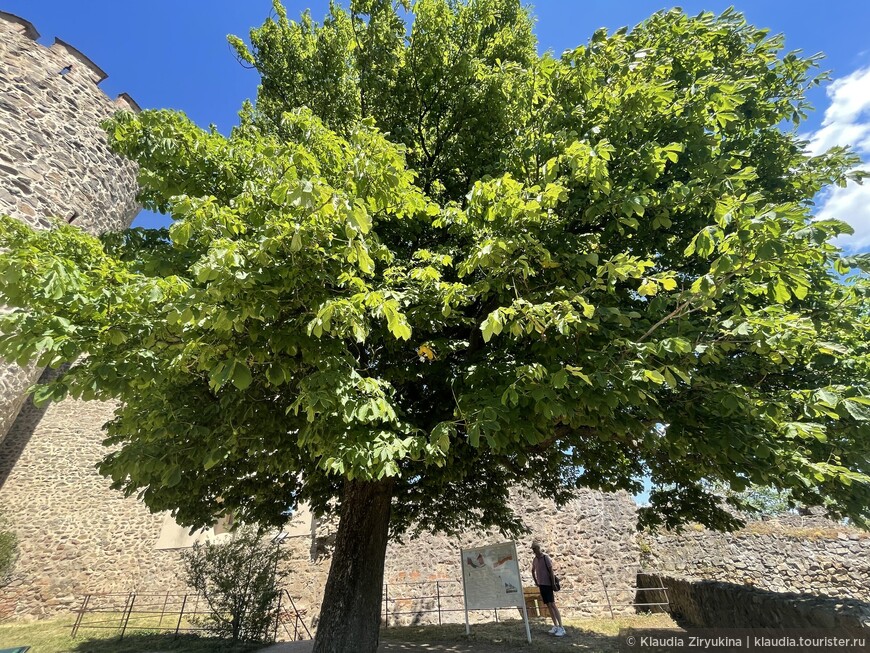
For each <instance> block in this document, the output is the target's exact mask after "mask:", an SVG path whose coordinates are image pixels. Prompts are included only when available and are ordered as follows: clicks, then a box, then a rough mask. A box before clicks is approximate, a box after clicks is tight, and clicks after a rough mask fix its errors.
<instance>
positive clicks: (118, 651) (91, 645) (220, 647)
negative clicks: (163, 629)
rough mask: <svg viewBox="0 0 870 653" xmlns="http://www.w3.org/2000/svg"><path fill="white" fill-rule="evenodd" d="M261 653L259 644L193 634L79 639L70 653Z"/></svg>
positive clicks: (261, 647)
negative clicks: (253, 652) (235, 642)
mask: <svg viewBox="0 0 870 653" xmlns="http://www.w3.org/2000/svg"><path fill="white" fill-rule="evenodd" d="M260 650H263V645H262V644H256V645H252V644H233V643H231V642H227V641H224V640H220V639H214V638H211V637H198V636H197V635H179V636H178V637H177V638H176V637H173V636H172V635H152V634H138V633H134V634H130V635H126V636H125V637H124V639H123V640H122V639H119V638H117V637H112V638H108V639H82V640H81V641H77V642H76V645H75V646H74V647H73V648H72V649H70V653H251V652H252V651H260Z"/></svg>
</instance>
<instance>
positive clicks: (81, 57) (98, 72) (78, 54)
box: [50, 37, 109, 84]
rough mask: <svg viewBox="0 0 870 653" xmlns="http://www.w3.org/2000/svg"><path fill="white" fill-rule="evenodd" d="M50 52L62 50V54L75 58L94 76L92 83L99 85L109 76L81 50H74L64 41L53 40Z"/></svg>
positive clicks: (74, 48)
mask: <svg viewBox="0 0 870 653" xmlns="http://www.w3.org/2000/svg"><path fill="white" fill-rule="evenodd" d="M50 49H51V50H55V51H57V50H62V51H64V52H67V53H69V54H70V55H72V56H73V57H75V58H76V59H77V60H78V61H79V62H81V63H83V64H84V65H85V66H87V68H88V69H89V70H90V71H91V72H92V73H93V74H94V76H95V77H94V83H95V84H99V83H100V82H102V81H103V80H104V79H106V77H108V76H109V74H108V73H107V72H106V71H105V70H103V69H102V68H100V67H99V66H98V65H97V64H95V63H94V62H93V61H92V60H91V58H90V57H88V56H87V55H86V54H84V53H83V52H82V51H81V50H79V49H78V48H76V47H75V46H72V45H70V44H69V43H67V42H66V41H63V40H61V39H59V38H57V37H55V38H54V44H53V45H52V46H51V48H50Z"/></svg>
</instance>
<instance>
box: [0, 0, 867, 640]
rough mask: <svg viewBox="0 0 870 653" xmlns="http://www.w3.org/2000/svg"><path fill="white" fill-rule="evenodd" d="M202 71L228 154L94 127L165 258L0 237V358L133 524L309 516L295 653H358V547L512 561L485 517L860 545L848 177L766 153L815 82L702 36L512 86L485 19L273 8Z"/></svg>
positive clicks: (507, 12) (657, 34)
mask: <svg viewBox="0 0 870 653" xmlns="http://www.w3.org/2000/svg"><path fill="white" fill-rule="evenodd" d="M406 17H413V22H412V23H411V24H410V25H407V24H406ZM231 41H232V42H233V44H234V45H235V47H236V49H237V51H238V54H239V56H240V57H241V58H242V59H244V60H245V61H247V62H248V63H249V64H251V65H253V67H255V68H256V69H257V71H258V72H259V73H260V75H261V78H262V83H261V86H260V89H259V93H258V97H257V100H256V102H255V103H254V104H252V105H246V106H245V107H244V108H243V110H242V113H241V114H240V124H239V126H238V127H236V128H235V129H234V130H233V131H232V133H231V134H230V135H229V136H224V135H221V134H220V133H217V132H216V131H215V130H202V129H200V128H198V127H196V126H195V125H194V124H192V123H191V122H190V121H189V120H188V119H186V118H185V117H184V116H182V115H179V114H178V113H174V112H168V111H144V112H142V113H141V114H138V115H131V114H119V115H117V116H116V117H115V118H114V119H112V120H111V121H109V123H108V124H107V129H108V133H109V137H110V141H111V144H112V147H113V148H114V149H115V150H117V151H118V152H121V153H123V154H124V155H126V156H128V157H130V158H132V159H134V160H135V161H136V162H138V164H139V166H140V183H141V187H142V190H141V198H142V201H143V202H144V204H145V206H146V207H147V208H149V209H153V210H158V211H161V212H165V213H167V214H169V215H171V216H172V219H173V224H172V227H171V228H170V229H169V231H168V232H165V231H143V230H139V229H134V230H130V231H127V232H124V233H122V234H117V235H111V236H106V237H104V238H103V239H102V240H97V239H95V238H92V237H90V236H88V235H86V234H84V233H81V232H80V231H77V230H75V229H74V228H72V227H68V226H64V225H62V224H58V226H57V227H56V228H55V229H53V230H48V231H42V232H34V231H31V230H30V229H28V228H27V227H26V226H24V225H23V224H21V223H19V222H16V221H14V220H11V219H4V220H2V221H0V235H2V238H3V242H4V245H5V249H4V250H3V251H2V253H0V302H2V303H5V304H7V305H9V306H12V307H18V308H17V310H15V311H14V312H12V313H10V314H7V315H4V316H3V317H2V318H0V329H2V332H3V334H4V335H3V336H2V337H0V354H3V355H5V356H7V357H9V358H11V359H14V360H18V361H22V362H23V361H25V360H30V359H34V358H36V359H39V360H40V361H41V362H42V363H44V364H50V365H52V366H58V365H60V364H62V363H65V362H70V361H74V360H78V362H77V363H76V364H75V365H74V366H72V367H71V368H70V369H69V370H68V371H66V372H65V373H63V374H62V375H60V376H58V377H57V378H56V379H55V380H54V381H52V382H51V383H50V384H48V385H45V386H42V387H40V388H38V389H37V390H36V394H37V397H38V398H39V399H58V398H61V397H63V396H66V395H67V394H72V395H74V396H79V397H84V398H86V399H91V398H97V399H104V398H105V399H107V398H116V399H120V400H121V403H120V405H119V407H118V409H117V411H116V416H115V419H114V420H113V421H112V422H111V423H110V424H109V425H108V438H107V444H110V445H112V446H113V447H115V448H114V450H113V451H112V453H110V454H108V456H107V457H106V459H105V461H104V462H103V463H102V465H101V471H102V472H103V473H104V474H106V475H108V476H110V477H111V478H112V479H113V480H114V482H115V484H116V486H117V487H119V488H122V489H124V490H125V491H126V492H128V493H131V494H133V493H139V494H140V496H141V497H142V499H143V500H144V501H145V502H146V503H147V505H149V506H150V507H151V508H152V509H154V510H167V509H168V510H172V511H173V512H174V514H175V515H176V516H177V518H178V519H179V520H180V521H182V522H184V523H187V524H190V525H204V524H207V523H209V522H210V521H212V520H213V519H215V518H216V517H218V516H219V515H220V514H222V513H225V512H226V511H227V510H231V511H233V512H235V513H237V514H238V515H239V517H240V518H241V519H242V520H245V521H256V522H259V523H261V524H280V523H282V522H283V521H285V519H286V517H287V514H288V511H290V510H292V509H293V507H294V506H296V505H297V503H298V502H300V501H307V502H309V503H310V504H311V505H312V506H313V509H314V510H315V512H317V513H325V512H334V513H337V514H339V515H340V521H339V526H338V536H337V543H336V549H335V553H334V557H333V565H332V568H331V571H330V575H329V580H328V582H327V586H326V590H325V598H324V602H323V606H322V610H321V621H320V625H319V628H318V631H317V641H316V645H315V650H316V651H318V652H323V651H348V650H354V651H374V650H375V648H376V646H377V638H378V634H377V633H378V630H377V626H378V614H379V601H380V588H381V584H382V579H383V562H384V552H385V547H386V544H387V541H388V538H389V537H390V536H393V537H398V536H401V535H403V534H406V533H410V534H413V533H415V532H418V531H421V530H422V531H438V530H440V531H447V532H455V531H457V530H461V529H463V528H467V527H469V526H473V527H497V528H501V529H502V530H504V531H505V532H514V531H516V530H517V529H518V528H519V527H520V526H521V525H520V523H519V521H518V519H517V517H516V516H514V515H513V514H512V513H511V512H510V510H509V508H508V507H507V503H506V499H507V496H508V491H509V490H510V488H512V487H514V486H516V485H526V486H528V487H531V488H533V489H534V490H535V491H537V492H540V493H542V494H545V495H549V496H552V497H555V498H556V499H557V500H558V501H564V500H566V499H568V498H569V497H570V496H571V495H572V493H573V492H574V491H575V489H577V488H584V487H590V488H596V489H601V490H620V489H624V490H628V491H631V492H633V491H637V490H638V489H639V488H640V485H641V481H642V479H643V478H644V477H648V478H650V479H651V480H652V483H653V490H652V493H651V497H650V505H649V507H648V508H645V509H643V510H642V511H641V515H640V519H641V522H642V523H643V524H644V525H648V526H655V525H659V524H664V525H667V526H676V525H679V524H681V523H684V522H686V521H688V520H696V521H699V522H701V523H703V524H705V525H707V526H711V527H714V528H728V527H732V526H734V525H735V519H734V518H733V517H732V516H731V515H732V513H730V512H729V511H728V510H726V509H725V507H723V506H722V505H720V503H719V501H718V500H717V498H716V497H715V496H713V495H712V494H711V493H710V492H709V491H708V488H709V487H711V484H720V485H721V484H724V485H726V486H728V487H730V488H732V489H733V490H735V491H737V492H738V493H739V491H740V490H742V489H744V488H745V487H747V486H751V485H755V486H773V487H776V488H779V489H782V490H787V491H788V492H789V496H790V497H791V498H792V500H794V501H796V502H800V503H801V504H802V505H808V506H812V505H825V506H827V508H828V509H829V510H830V512H831V513H832V514H833V515H835V516H837V517H849V518H851V519H853V520H854V521H855V522H858V523H861V524H866V523H867V521H868V519H870V477H868V474H870V437H868V436H870V421H868V420H870V397H868V360H870V358H868V345H867V335H868V333H867V331H868V326H870V318H868V310H867V308H868V304H867V292H868V284H867V279H866V275H865V274H864V272H862V270H864V271H866V270H867V269H868V266H867V265H866V262H865V261H864V260H863V259H862V258H861V257H852V258H848V257H844V256H843V255H842V253H841V252H840V251H839V250H838V249H837V247H835V246H834V245H833V244H832V242H831V241H832V239H833V238H834V237H835V236H837V235H838V234H842V233H846V232H848V231H849V228H848V226H847V225H846V224H844V223H842V222H838V221H834V220H827V221H816V220H814V219H813V213H812V210H813V204H812V198H813V197H814V196H815V195H816V194H817V193H818V192H819V191H820V190H821V189H822V188H823V187H824V186H825V185H828V184H843V183H845V181H846V179H847V178H848V177H850V176H852V177H860V176H861V175H860V173H858V172H855V170H854V169H855V166H856V165H857V163H858V160H857V158H856V157H855V156H854V155H852V154H850V153H849V152H848V151H846V150H843V149H834V150H831V151H830V152H828V153H826V154H823V155H821V156H815V157H813V156H810V155H809V154H807V153H806V151H805V144H804V143H802V142H801V141H800V139H799V138H798V136H797V135H796V134H797V132H796V125H797V124H798V123H799V122H800V120H801V117H802V115H803V112H804V111H805V110H806V108H807V105H806V102H805V100H804V93H805V90H806V89H807V88H808V87H809V86H811V85H812V84H815V83H818V82H819V81H820V79H821V76H819V75H815V76H814V74H813V70H814V68H816V66H817V62H818V59H817V58H815V57H811V58H802V57H800V56H798V55H797V54H795V53H789V54H783V53H782V51H781V49H782V39H781V38H779V37H769V36H768V35H767V33H766V32H765V31H763V30H759V29H757V28H754V27H752V26H750V25H748V24H746V22H745V21H744V19H743V18H742V17H741V16H740V15H739V14H736V13H734V12H730V11H729V12H726V13H725V14H723V15H721V16H718V17H716V16H713V15H712V14H702V15H700V16H697V17H688V16H686V15H684V14H682V13H681V12H679V11H671V12H667V13H659V14H656V15H654V16H652V17H651V18H650V19H648V20H647V21H645V22H644V23H642V24H640V25H638V26H637V27H636V28H634V29H633V30H631V31H628V30H619V31H617V32H615V33H613V34H607V33H606V32H605V31H603V30H600V31H598V32H596V33H595V34H594V35H593V36H592V38H591V40H590V41H589V42H588V44H586V45H583V46H579V47H577V48H576V49H573V50H569V51H566V52H565V53H563V54H562V56H561V57H560V58H555V57H554V56H552V55H550V54H544V55H538V54H537V53H536V43H535V38H534V36H533V32H532V21H531V19H530V17H529V15H528V13H527V11H526V10H525V9H523V8H522V7H521V5H520V3H519V0H469V2H468V3H467V4H463V3H460V2H455V1H452V0H419V1H418V2H415V3H414V4H413V6H404V7H401V6H395V5H394V4H393V3H392V2H389V1H387V0H356V1H354V2H352V3H351V6H350V10H349V11H345V10H343V9H340V8H338V7H333V9H332V10H331V13H330V15H329V16H328V17H327V18H326V19H325V21H324V22H323V23H321V24H316V23H314V22H313V21H312V20H311V19H310V18H309V17H308V16H303V18H302V20H301V21H300V22H298V23H297V22H292V21H289V20H288V19H287V16H286V13H285V11H284V10H283V8H282V7H281V6H280V4H276V5H275V17H274V18H272V19H269V20H267V21H266V22H265V23H264V24H263V25H262V26H261V27H260V28H258V29H255V30H253V31H252V33H251V38H250V46H246V45H245V44H243V43H242V41H240V40H239V39H234V38H233V39H231ZM844 217H848V216H844ZM82 354H86V355H85V356H81V355H82ZM80 356H81V357H80ZM79 357H80V358H79ZM734 496H735V497H739V496H740V495H739V494H735V495H734ZM735 501H736V502H738V503H739V498H737V499H735ZM738 507H739V506H738Z"/></svg>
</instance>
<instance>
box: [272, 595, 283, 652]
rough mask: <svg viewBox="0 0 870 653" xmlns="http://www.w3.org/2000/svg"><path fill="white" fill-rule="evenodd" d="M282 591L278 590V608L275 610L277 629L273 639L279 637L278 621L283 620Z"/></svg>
mask: <svg viewBox="0 0 870 653" xmlns="http://www.w3.org/2000/svg"><path fill="white" fill-rule="evenodd" d="M281 598H282V597H281V592H278V609H277V610H276V611H275V630H274V632H273V633H272V641H273V642H274V641H276V640H277V639H278V622H279V621H280V620H281Z"/></svg>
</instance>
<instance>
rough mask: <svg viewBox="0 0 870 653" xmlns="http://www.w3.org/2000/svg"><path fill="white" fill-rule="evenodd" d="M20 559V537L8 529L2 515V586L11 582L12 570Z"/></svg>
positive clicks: (0, 569)
mask: <svg viewBox="0 0 870 653" xmlns="http://www.w3.org/2000/svg"><path fill="white" fill-rule="evenodd" d="M16 560H18V538H17V537H16V536H15V533H13V532H12V531H10V530H8V524H7V522H6V520H5V519H4V517H3V515H0V587H3V586H5V585H6V584H8V583H9V581H10V580H11V578H12V570H13V569H14V568H15V562H16Z"/></svg>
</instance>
